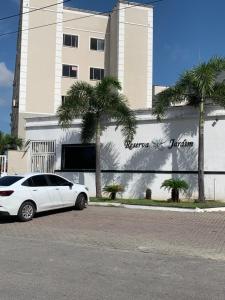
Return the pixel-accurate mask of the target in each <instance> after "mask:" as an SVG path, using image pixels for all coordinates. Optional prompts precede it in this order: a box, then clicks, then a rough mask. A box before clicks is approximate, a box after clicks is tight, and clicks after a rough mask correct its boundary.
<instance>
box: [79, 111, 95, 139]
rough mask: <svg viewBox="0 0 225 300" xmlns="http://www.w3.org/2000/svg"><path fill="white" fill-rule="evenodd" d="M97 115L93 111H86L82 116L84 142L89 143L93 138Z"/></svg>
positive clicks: (82, 137)
mask: <svg viewBox="0 0 225 300" xmlns="http://www.w3.org/2000/svg"><path fill="white" fill-rule="evenodd" d="M96 124H97V123H96V115H95V114H93V113H89V112H88V113H86V114H85V115H84V116H83V118H82V130H81V141H82V143H89V142H91V141H92V140H93V138H94V136H95V132H96Z"/></svg>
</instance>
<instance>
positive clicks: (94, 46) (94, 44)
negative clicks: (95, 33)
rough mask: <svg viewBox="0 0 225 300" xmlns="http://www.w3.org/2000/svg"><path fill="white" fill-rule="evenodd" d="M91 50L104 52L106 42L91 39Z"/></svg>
mask: <svg viewBox="0 0 225 300" xmlns="http://www.w3.org/2000/svg"><path fill="white" fill-rule="evenodd" d="M90 48H91V50H95V51H104V49H105V40H102V39H95V38H91V44H90Z"/></svg>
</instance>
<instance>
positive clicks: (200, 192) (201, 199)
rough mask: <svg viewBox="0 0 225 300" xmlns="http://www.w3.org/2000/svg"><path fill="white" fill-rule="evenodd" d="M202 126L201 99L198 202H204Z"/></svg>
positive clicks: (203, 116)
mask: <svg viewBox="0 0 225 300" xmlns="http://www.w3.org/2000/svg"><path fill="white" fill-rule="evenodd" d="M204 125H205V111H204V99H203V98H202V100H201V103H200V106H199V134H198V135H199V137H198V138H199V143H198V202H205V183H204Z"/></svg>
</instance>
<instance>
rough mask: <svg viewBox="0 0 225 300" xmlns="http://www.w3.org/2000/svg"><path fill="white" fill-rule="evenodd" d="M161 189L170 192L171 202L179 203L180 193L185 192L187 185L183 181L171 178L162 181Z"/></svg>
mask: <svg viewBox="0 0 225 300" xmlns="http://www.w3.org/2000/svg"><path fill="white" fill-rule="evenodd" d="M161 188H164V189H166V190H168V191H171V200H172V201H173V202H180V197H179V194H180V191H183V192H184V191H186V190H187V189H188V184H187V182H186V181H185V180H181V179H173V178H171V179H167V180H165V181H163V183H162V185H161Z"/></svg>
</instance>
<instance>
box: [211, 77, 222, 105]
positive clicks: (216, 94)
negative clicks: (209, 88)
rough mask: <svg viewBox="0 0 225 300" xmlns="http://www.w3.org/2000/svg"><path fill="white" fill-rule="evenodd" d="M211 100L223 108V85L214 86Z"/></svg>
mask: <svg viewBox="0 0 225 300" xmlns="http://www.w3.org/2000/svg"><path fill="white" fill-rule="evenodd" d="M212 99H213V100H214V102H215V103H216V104H219V105H220V106H223V107H225V83H223V82H222V83H216V84H215V87H214V91H213V94H212Z"/></svg>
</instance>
